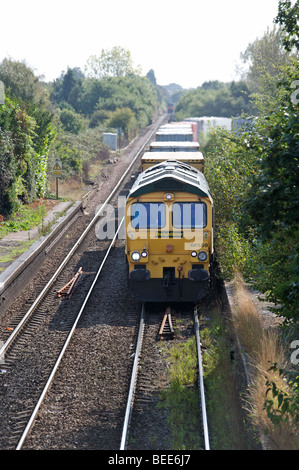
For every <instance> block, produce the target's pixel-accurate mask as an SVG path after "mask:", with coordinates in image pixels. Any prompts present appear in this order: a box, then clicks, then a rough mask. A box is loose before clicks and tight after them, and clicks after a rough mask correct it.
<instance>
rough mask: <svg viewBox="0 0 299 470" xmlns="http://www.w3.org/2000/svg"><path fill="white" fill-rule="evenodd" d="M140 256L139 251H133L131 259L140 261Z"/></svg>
mask: <svg viewBox="0 0 299 470" xmlns="http://www.w3.org/2000/svg"><path fill="white" fill-rule="evenodd" d="M140 258H141V256H140V253H138V251H133V253H132V254H131V259H132V260H133V261H135V262H136V261H139V260H140Z"/></svg>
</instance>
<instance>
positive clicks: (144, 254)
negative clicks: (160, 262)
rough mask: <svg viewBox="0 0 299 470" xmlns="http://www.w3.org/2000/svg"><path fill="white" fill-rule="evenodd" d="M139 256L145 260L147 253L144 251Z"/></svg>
mask: <svg viewBox="0 0 299 470" xmlns="http://www.w3.org/2000/svg"><path fill="white" fill-rule="evenodd" d="M141 256H142V258H146V257H147V251H145V250H144V251H143V252H142V253H141Z"/></svg>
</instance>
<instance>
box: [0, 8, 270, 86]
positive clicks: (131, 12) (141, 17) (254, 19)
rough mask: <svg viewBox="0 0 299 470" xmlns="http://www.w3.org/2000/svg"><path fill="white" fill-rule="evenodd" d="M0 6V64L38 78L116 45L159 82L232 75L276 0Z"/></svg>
mask: <svg viewBox="0 0 299 470" xmlns="http://www.w3.org/2000/svg"><path fill="white" fill-rule="evenodd" d="M1 3H2V4H1V7H0V61H2V60H3V59H4V58H5V57H10V58H12V59H14V60H21V61H23V60H24V61H25V62H26V63H27V64H28V65H29V66H31V67H32V68H33V69H34V70H35V72H36V74H38V75H43V76H44V77H45V79H46V80H53V79H54V78H57V77H59V76H60V74H61V72H62V71H66V70H67V67H68V66H69V67H80V68H81V69H82V70H83V71H84V66H85V64H86V61H87V59H88V57H89V56H90V55H92V54H96V55H100V53H101V50H102V49H111V48H112V47H114V46H121V47H124V48H126V49H128V50H129V51H130V52H131V55H132V59H133V62H134V65H135V66H137V65H140V66H141V68H142V71H143V73H144V74H146V73H147V72H148V71H149V70H150V69H153V70H154V71H155V75H156V79H157V82H158V84H159V85H167V84H169V83H173V82H174V83H178V84H180V85H181V86H183V87H184V88H189V87H197V86H200V85H201V84H202V83H203V82H204V81H207V80H220V81H230V80H233V79H236V78H238V76H237V75H236V64H237V63H238V61H239V56H240V53H241V52H243V51H244V50H245V49H246V47H247V45H248V44H249V43H250V42H253V41H254V40H255V39H256V38H257V37H261V36H262V35H263V34H264V32H266V30H267V28H268V27H270V28H272V27H273V19H274V17H275V16H276V14H277V11H278V0H246V1H245V0H187V1H185V2H184V1H178V0H176V1H174V0H150V1H147V2H142V1H138V0H104V1H103V0H84V1H82V0H81V1H78V0H51V1H45V0H9V1H7V2H5V3H4V2H1Z"/></svg>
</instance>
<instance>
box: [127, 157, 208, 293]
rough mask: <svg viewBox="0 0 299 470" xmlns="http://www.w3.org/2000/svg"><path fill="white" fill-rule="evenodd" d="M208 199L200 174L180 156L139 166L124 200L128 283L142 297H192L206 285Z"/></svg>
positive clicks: (201, 291)
mask: <svg viewBox="0 0 299 470" xmlns="http://www.w3.org/2000/svg"><path fill="white" fill-rule="evenodd" d="M212 255H213V200H212V197H211V194H210V191H209V187H208V183H207V181H206V178H205V176H204V175H203V174H202V173H201V172H200V171H198V170H197V169H196V168H194V167H193V166H191V165H188V164H186V163H183V162H182V161H176V160H170V161H168V160H167V161H163V162H161V163H158V164H156V165H154V166H151V167H149V168H147V169H146V170H145V171H143V172H142V173H141V174H140V175H139V177H138V178H137V180H136V182H135V183H134V185H133V186H132V188H131V190H130V192H129V195H128V198H127V203H126V258H127V264H128V282H129V289H130V291H131V292H132V293H133V295H134V296H135V297H136V298H138V299H139V300H141V301H143V302H169V301H171V302H195V301H198V300H200V299H201V298H202V297H204V296H205V294H206V292H207V290H208V286H209V276H210V263H211V258H212Z"/></svg>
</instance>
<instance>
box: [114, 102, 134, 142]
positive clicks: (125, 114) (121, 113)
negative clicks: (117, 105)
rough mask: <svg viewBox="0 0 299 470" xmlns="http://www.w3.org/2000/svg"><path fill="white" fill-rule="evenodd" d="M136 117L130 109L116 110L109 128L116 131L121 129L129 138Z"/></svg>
mask: <svg viewBox="0 0 299 470" xmlns="http://www.w3.org/2000/svg"><path fill="white" fill-rule="evenodd" d="M134 117H135V116H134V113H133V111H132V110H131V109H129V108H122V109H116V110H115V111H114V112H113V113H112V116H111V117H110V119H109V121H108V123H107V124H108V126H109V127H114V128H115V129H118V128H120V127H121V129H122V131H123V132H124V134H125V135H126V137H128V135H129V131H130V126H131V123H132V121H133V120H134Z"/></svg>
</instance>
